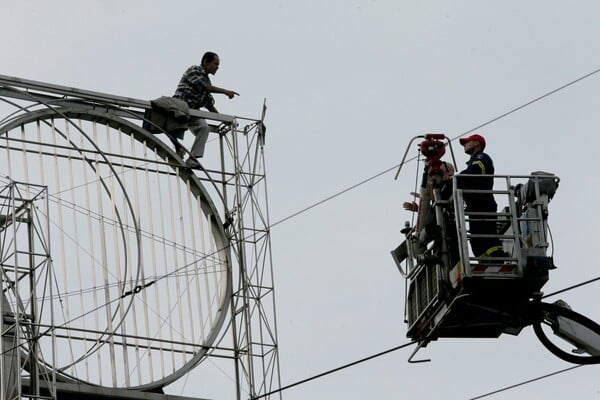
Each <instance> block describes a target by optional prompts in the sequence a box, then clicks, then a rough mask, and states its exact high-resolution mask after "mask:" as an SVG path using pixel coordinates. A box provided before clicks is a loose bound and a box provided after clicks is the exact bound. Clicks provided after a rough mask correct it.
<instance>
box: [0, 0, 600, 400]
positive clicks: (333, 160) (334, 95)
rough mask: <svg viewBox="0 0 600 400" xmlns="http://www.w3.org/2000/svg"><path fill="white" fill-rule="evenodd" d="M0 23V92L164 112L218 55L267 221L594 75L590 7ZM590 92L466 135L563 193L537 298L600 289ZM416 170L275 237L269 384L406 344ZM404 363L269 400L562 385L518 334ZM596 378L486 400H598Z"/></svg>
mask: <svg viewBox="0 0 600 400" xmlns="http://www.w3.org/2000/svg"><path fill="white" fill-rule="evenodd" d="M1 9H2V15H3V17H4V18H3V23H2V25H1V26H0V33H1V35H0V37H1V38H2V39H1V40H2V52H3V57H2V69H1V71H0V73H1V74H4V75H9V76H17V77H21V78H28V79H34V80H39V81H44V82H49V83H55V84H61V85H66V86H72V87H78V88H83V89H89V90H96V91H101V92H107V93H112V94H116V95H122V96H128V97H134V98H141V99H151V98H155V97H158V96H160V95H170V94H172V92H173V90H174V88H175V85H176V83H177V81H178V79H179V77H180V75H181V73H182V72H183V71H184V70H185V68H186V67H188V66H189V65H191V64H197V63H199V61H200V57H201V56H202V54H203V53H204V51H206V50H212V51H216V52H217V53H219V55H220V56H221V68H220V70H219V71H218V73H217V74H216V75H215V77H214V78H213V83H214V84H216V85H218V86H222V87H225V88H228V89H233V90H236V91H237V92H239V93H240V94H241V96H240V97H239V98H236V99H235V100H228V99H226V98H225V97H224V96H221V97H218V98H217V108H218V109H219V110H220V111H221V112H224V113H227V114H235V115H240V116H247V117H256V118H258V117H259V116H260V109H261V106H262V102H263V99H264V98H266V99H267V105H268V107H269V109H268V113H267V118H266V123H267V126H268V133H267V145H266V148H265V151H266V157H267V165H268V167H267V172H268V182H269V190H270V207H271V208H270V215H271V219H272V222H277V221H279V220H281V219H283V218H285V217H287V216H289V215H291V214H293V213H295V212H297V211H298V210H301V209H303V208H305V207H307V206H309V205H311V204H313V203H315V202H317V201H320V200H322V199H324V198H326V197H328V196H330V195H332V194H334V193H336V192H338V191H340V190H343V189H345V188H347V187H349V186H351V185H354V184H356V183H358V182H360V181H362V180H363V179H366V178H368V177H371V176H373V175H375V174H378V173H380V172H381V171H384V170H386V169H388V168H390V167H392V166H394V165H395V164H397V163H398V162H399V161H400V158H401V157H402V154H403V153H404V151H405V149H406V145H407V144H408V142H409V140H410V139H411V138H412V137H413V136H416V135H419V134H423V133H427V132H443V133H445V134H447V135H448V136H449V137H455V136H458V135H460V134H462V133H464V132H466V131H468V130H470V129H471V128H474V127H476V126H478V125H480V124H482V123H484V122H486V121H489V120H491V119H493V118H495V117H497V116H499V115H502V114H503V113H505V112H507V111H509V110H511V109H513V108H515V107H517V106H520V105H522V104H524V103H526V102H528V101H529V100H532V99H534V98H536V97H538V96H540V95H542V94H544V93H546V92H549V91H551V90H553V89H556V88H558V87H560V86H562V85H563V84H565V83H567V82H570V81H572V80H574V79H576V78H578V77H581V76H583V75H585V74H587V73H590V72H592V71H594V70H596V69H598V68H600V52H599V51H598V50H599V41H598V38H599V37H600V24H598V16H599V15H600V3H598V2H597V1H573V2H565V1H547V0H545V1H542V0H535V1H526V2H524V1H513V0H509V1H475V0H473V1H462V0H459V1H429V2H415V1H404V0H361V1H359V0H347V1H342V0H331V1H330V0H326V1H323V0H321V1H316V0H315V1H313V0H305V1H295V2H292V1H282V0H281V1H278V0H256V1H229V0H222V1H212V2H208V1H200V0H196V1H192V0H189V1H169V2H166V1H153V2H148V1H139V0H135V1H123V0H120V1H116V0H103V1H101V0H88V1H80V0H79V1H75V0H72V1H64V0H55V1H42V0H35V1H33V0H22V1H4V2H3V3H2V7H1ZM599 91H600V74H596V75H593V76H591V77H590V78H587V79H585V80H583V81H581V82H579V83H577V84H576V85H573V86H571V87H569V88H567V89H564V90H562V91H559V92H557V93H555V94H553V95H552V96H550V97H548V98H546V99H544V100H542V101H540V102H538V103H535V104H533V105H530V106H528V107H526V108H524V109H522V110H520V111H518V112H516V113H514V114H511V115H510V116H507V117H505V118H502V119H500V120H498V121H496V122H494V123H492V124H490V125H489V126H486V127H485V128H483V129H481V130H480V131H479V133H481V134H483V135H484V136H485V137H486V139H487V141H488V153H489V154H490V155H491V156H492V157H493V158H494V161H495V164H496V170H497V173H499V174H528V173H530V172H531V171H536V170H545V171H550V172H553V173H555V174H557V175H558V176H560V177H561V184H560V188H559V191H558V193H557V195H556V198H555V200H553V202H552V203H551V205H550V206H551V207H550V213H551V214H550V224H551V229H552V234H553V238H554V245H555V246H554V250H555V254H554V255H555V261H556V264H557V265H558V267H559V268H558V269H557V270H556V271H552V274H551V280H550V282H549V283H548V284H547V286H546V287H545V291H546V292H552V291H555V290H558V289H562V288H564V287H567V286H570V285H572V284H575V283H579V282H582V281H585V280H588V279H590V278H594V277H597V276H598V275H600V269H599V268H598V266H600V262H599V260H598V258H599V257H598V252H597V248H598V242H597V237H598V235H597V228H598V226H599V222H600V221H599V219H600V218H599V213H598V211H597V208H596V207H597V205H598V204H599V200H600V190H599V189H598V187H599V184H600V178H599V177H598V172H597V157H598V151H597V143H596V142H597V140H596V138H597V136H598V129H599V128H600V113H598V110H597V109H598V105H599V101H598V93H599ZM211 150H213V151H216V147H211V143H209V146H208V149H207V152H210V151H211ZM455 151H457V156H458V157H459V161H460V163H462V162H464V161H466V157H465V156H464V154H462V152H461V151H460V148H459V147H455ZM414 170H415V166H414V165H412V164H409V165H407V166H406V167H405V169H404V171H403V173H402V175H401V176H400V179H399V180H397V181H394V180H393V172H391V173H388V174H385V175H383V176H381V177H379V178H377V179H375V180H373V181H371V182H369V183H367V184H364V185H362V186H360V187H358V188H357V189H355V190H352V191H350V192H347V193H345V194H343V195H342V196H339V197H337V198H335V199H334V200H331V201H329V202H326V203H324V204H323V205H321V206H319V207H316V208H314V209H312V210H310V211H308V212H306V213H303V214H301V215H298V216H297V217H295V218H292V219H290V220H288V221H286V222H284V223H281V224H279V225H277V226H276V227H275V228H274V229H273V231H272V245H273V256H274V257H273V260H274V268H275V285H276V297H277V310H278V323H279V324H278V328H279V345H280V363H281V377H282V383H283V384H284V385H286V384H289V383H293V382H296V381H298V380H301V379H304V378H306V377H309V376H312V375H314V374H318V373H320V372H323V371H325V370H328V369H331V368H335V367H338V366H340V365H342V364H345V363H348V362H351V361H354V360H356V359H359V358H362V357H366V356H369V355H371V354H373V353H377V352H379V351H382V350H386V349H388V348H391V347H394V346H397V345H399V344H403V343H405V342H407V339H406V337H405V334H406V327H405V325H404V323H403V307H404V281H403V280H402V278H401V276H400V275H399V274H398V271H397V270H396V267H395V265H394V263H393V261H392V259H391V258H390V256H389V251H390V250H391V249H392V248H394V247H395V246H396V245H397V243H398V242H399V241H400V240H401V238H400V233H399V230H400V229H401V227H402V225H403V222H404V221H405V220H407V219H409V218H410V214H409V213H408V212H405V211H403V210H402V207H401V204H402V202H403V201H404V200H405V199H406V198H407V196H408V193H409V192H410V191H412V190H413V186H414V178H415V175H414ZM597 293H598V285H597V284H595V285H590V286H586V287H583V288H580V289H577V290H574V291H570V292H567V293H565V294H564V295H562V296H561V298H563V299H565V300H566V301H567V302H568V303H570V304H571V305H572V306H573V308H574V309H575V310H576V311H579V312H581V313H583V314H585V315H586V316H588V317H590V318H592V319H594V320H596V321H600V310H599V309H598V307H597V303H598V294H597ZM410 351H411V350H400V351H397V352H395V353H392V354H389V355H386V356H384V357H381V358H378V359H375V360H372V361H369V362H367V363H363V364H360V365H358V366H355V367H353V368H350V369H347V370H344V371H341V372H339V373H336V374H333V375H330V376H327V377H324V378H321V379H319V380H315V381H313V382H310V383H307V384H304V385H301V386H298V387H295V388H292V389H289V390H287V391H285V392H284V398H285V399H288V400H295V399H308V398H312V399H318V398H328V399H364V398H374V399H396V398H420V399H439V398H444V399H467V398H471V397H474V396H477V395H481V394H484V393H487V392H490V391H493V390H495V389H498V388H501V387H505V386H510V385H512V384H515V383H519V382H521V381H523V380H527V379H531V378H535V377H538V376H541V375H544V374H547V373H551V372H554V371H557V370H560V369H563V368H566V367H569V364H566V363H564V362H563V361H561V360H559V359H557V358H555V357H554V356H553V355H551V354H550V353H549V352H548V351H547V350H545V348H544V347H543V346H542V345H541V344H540V343H538V341H537V339H536V338H535V337H534V335H533V332H532V331H531V330H530V329H526V330H525V331H523V333H522V334H521V335H519V336H518V337H512V336H503V337H501V338H499V339H496V340H472V339H471V340H467V339H462V340H450V339H445V340H439V341H437V342H434V343H432V344H430V345H429V346H428V347H427V348H426V349H425V350H424V351H423V352H422V356H424V357H428V358H431V359H432V362H430V363H425V364H417V365H411V364H408V363H407V362H406V360H407V358H408V356H409V354H410ZM599 371H600V370H599V369H598V367H597V366H590V367H582V368H578V369H575V370H573V371H570V372H568V373H565V374H561V375H557V376H555V377H552V378H548V379H545V380H543V381H539V382H535V383H532V384H529V385H525V386H522V387H519V388H515V389H512V390H510V391H506V392H502V393H500V394H498V395H495V396H490V397H489V398H493V399H527V400H532V399H551V398H567V397H570V398H574V399H575V398H576V399H590V400H591V399H597V398H598V391H599V390H600V383H599V379H598V372H599ZM192 375H193V377H192V378H189V379H188V380H187V381H185V384H184V383H181V384H180V385H179V386H178V387H177V388H176V389H173V390H176V393H177V394H179V393H183V394H185V395H189V396H194V395H198V396H202V395H205V392H203V387H204V385H206V384H207V383H206V382H205V381H203V379H205V378H204V376H203V375H202V373H201V370H200V369H199V370H198V371H195V372H192ZM227 379H228V378H227ZM227 379H225V382H227ZM231 385H233V383H231Z"/></svg>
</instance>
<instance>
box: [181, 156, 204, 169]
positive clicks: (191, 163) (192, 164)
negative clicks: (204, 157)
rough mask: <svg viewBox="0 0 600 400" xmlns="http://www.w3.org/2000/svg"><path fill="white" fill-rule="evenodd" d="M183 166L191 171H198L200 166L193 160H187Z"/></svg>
mask: <svg viewBox="0 0 600 400" xmlns="http://www.w3.org/2000/svg"><path fill="white" fill-rule="evenodd" d="M185 166H186V167H188V168H191V169H200V168H202V165H201V164H200V163H199V162H198V161H197V160H196V159H195V158H188V159H187V161H186V162H185Z"/></svg>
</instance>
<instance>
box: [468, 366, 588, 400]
mask: <svg viewBox="0 0 600 400" xmlns="http://www.w3.org/2000/svg"><path fill="white" fill-rule="evenodd" d="M579 367H583V365H575V366H573V367H569V368H565V369H561V370H558V371H555V372H551V373H549V374H546V375H542V376H538V377H537V378H533V379H529V380H526V381H523V382H521V383H516V384H514V385H510V386H507V387H504V388H502V389H497V390H494V391H493V392H489V393H486V394H482V395H479V396H477V397H471V398H470V399H469V400H476V399H483V398H484V397H488V396H491V395H494V394H497V393H500V392H504V391H507V390H510V389H514V388H516V387H519V386H523V385H527V384H529V383H533V382H536V381H539V380H542V379H545V378H549V377H551V376H555V375H559V374H562V373H564V372H568V371H571V370H574V369H576V368H579Z"/></svg>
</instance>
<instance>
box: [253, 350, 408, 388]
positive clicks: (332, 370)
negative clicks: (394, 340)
mask: <svg viewBox="0 0 600 400" xmlns="http://www.w3.org/2000/svg"><path fill="white" fill-rule="evenodd" d="M414 343H415V342H414V341H412V342H408V343H405V344H402V345H400V346H396V347H393V348H391V349H388V350H385V351H382V352H380V353H377V354H373V355H372V356H369V357H365V358H361V359H360V360H357V361H354V362H351V363H349V364H345V365H342V366H340V367H337V368H334V369H331V370H329V371H325V372H322V373H320V374H317V375H314V376H311V377H310V378H306V379H302V380H301V381H298V382H294V383H292V384H289V385H286V386H283V387H280V388H279V389H276V390H273V391H271V392H268V393H264V394H261V395H259V396H255V397H252V398H251V400H255V399H261V398H263V397H267V396H270V395H272V394H275V393H279V392H283V391H284V390H287V389H290V388H293V387H294V386H298V385H301V384H303V383H306V382H310V381H312V380H315V379H317V378H321V377H323V376H325V375H329V374H333V373H334V372H338V371H341V370H343V369H345V368H348V367H352V366H354V365H357V364H360V363H362V362H365V361H369V360H372V359H374V358H377V357H380V356H383V355H385V354H388V353H391V352H393V351H396V350H400V349H403V348H405V347H408V346H410V345H411V344H414Z"/></svg>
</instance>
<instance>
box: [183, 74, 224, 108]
mask: <svg viewBox="0 0 600 400" xmlns="http://www.w3.org/2000/svg"><path fill="white" fill-rule="evenodd" d="M211 85H212V84H211V82H210V78H209V77H208V74H207V73H206V71H204V68H202V67H201V66H200V65H192V66H191V67H189V68H188V69H187V70H186V71H185V72H184V74H183V76H182V77H181V80H180V81H179V84H178V85H177V90H175V95H173V97H175V98H177V99H182V100H184V101H185V102H186V103H187V104H188V106H190V108H194V109H199V108H202V107H207V106H210V105H214V104H215V99H214V98H213V96H212V95H211V94H210V93H209V92H207V91H206V87H207V86H211Z"/></svg>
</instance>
